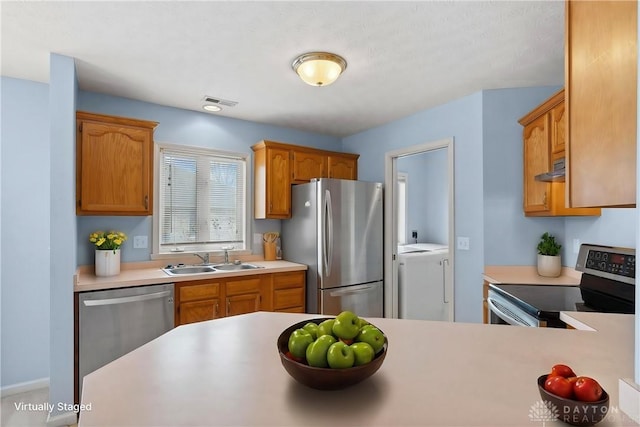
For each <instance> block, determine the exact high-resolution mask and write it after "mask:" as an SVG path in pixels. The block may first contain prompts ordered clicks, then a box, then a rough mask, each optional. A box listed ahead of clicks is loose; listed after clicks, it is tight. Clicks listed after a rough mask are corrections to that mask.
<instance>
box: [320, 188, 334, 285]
mask: <svg viewBox="0 0 640 427" xmlns="http://www.w3.org/2000/svg"><path fill="white" fill-rule="evenodd" d="M323 213H324V224H325V228H324V235H323V236H322V246H323V247H322V249H323V252H324V254H323V255H324V267H325V274H324V275H325V276H330V275H331V259H332V258H333V209H332V207H331V192H330V191H329V190H325V193H324V212H323Z"/></svg>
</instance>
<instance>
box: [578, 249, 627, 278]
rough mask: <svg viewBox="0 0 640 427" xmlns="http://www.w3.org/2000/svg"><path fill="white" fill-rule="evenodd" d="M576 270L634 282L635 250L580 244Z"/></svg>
mask: <svg viewBox="0 0 640 427" xmlns="http://www.w3.org/2000/svg"><path fill="white" fill-rule="evenodd" d="M576 270H578V271H582V272H586V273H589V274H593V275H595V276H600V277H606V278H609V279H612V280H618V281H620V282H625V283H630V284H635V276H636V251H635V249H631V248H618V247H612V246H598V245H581V246H580V253H579V254H578V261H577V263H576Z"/></svg>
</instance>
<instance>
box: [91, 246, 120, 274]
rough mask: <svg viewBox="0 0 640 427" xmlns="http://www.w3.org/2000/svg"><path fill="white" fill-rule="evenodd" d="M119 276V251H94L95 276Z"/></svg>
mask: <svg viewBox="0 0 640 427" xmlns="http://www.w3.org/2000/svg"><path fill="white" fill-rule="evenodd" d="M117 274H120V249H116V250H113V249H107V250H100V249H96V276H102V277H108V276H115V275H117Z"/></svg>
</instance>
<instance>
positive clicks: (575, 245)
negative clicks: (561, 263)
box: [573, 239, 580, 254]
mask: <svg viewBox="0 0 640 427" xmlns="http://www.w3.org/2000/svg"><path fill="white" fill-rule="evenodd" d="M573 253H574V254H578V253H580V239H573Z"/></svg>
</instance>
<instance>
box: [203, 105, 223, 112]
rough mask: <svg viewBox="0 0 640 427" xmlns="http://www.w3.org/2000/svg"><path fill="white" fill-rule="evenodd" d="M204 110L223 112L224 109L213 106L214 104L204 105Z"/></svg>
mask: <svg viewBox="0 0 640 427" xmlns="http://www.w3.org/2000/svg"><path fill="white" fill-rule="evenodd" d="M202 108H203V109H205V110H207V111H220V110H222V108H220V107H218V106H217V105H212V104H207V105H203V106H202Z"/></svg>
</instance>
